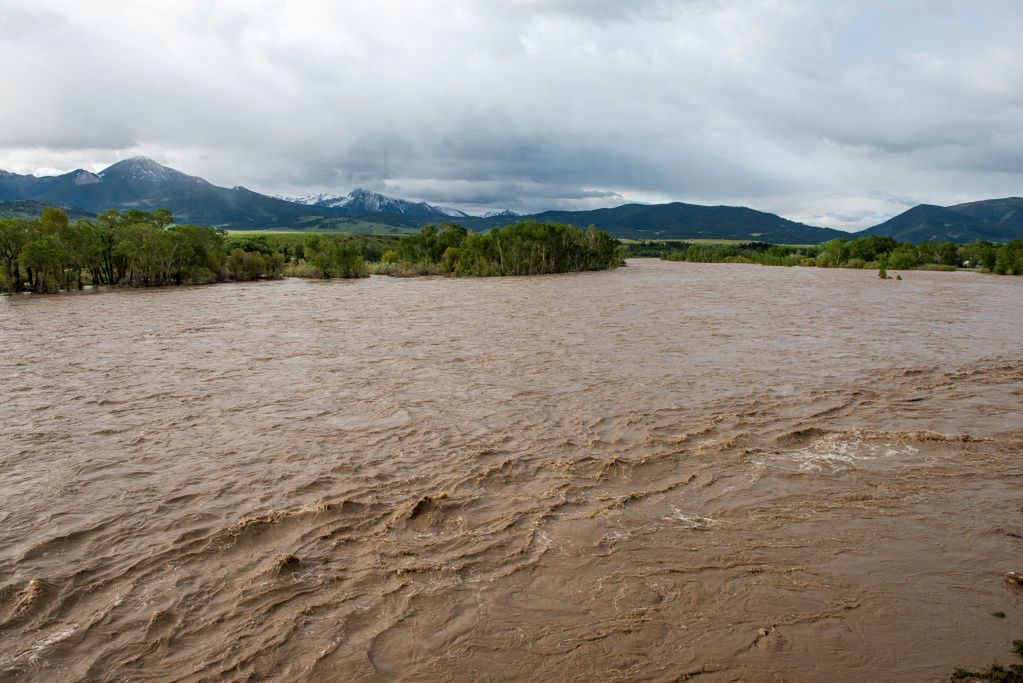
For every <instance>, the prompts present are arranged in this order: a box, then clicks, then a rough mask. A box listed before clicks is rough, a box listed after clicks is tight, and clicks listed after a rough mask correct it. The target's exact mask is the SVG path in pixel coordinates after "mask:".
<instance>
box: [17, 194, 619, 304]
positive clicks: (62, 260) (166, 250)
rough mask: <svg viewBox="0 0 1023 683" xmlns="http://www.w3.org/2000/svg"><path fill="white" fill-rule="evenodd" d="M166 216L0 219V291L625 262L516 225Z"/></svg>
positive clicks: (539, 228) (532, 270)
mask: <svg viewBox="0 0 1023 683" xmlns="http://www.w3.org/2000/svg"><path fill="white" fill-rule="evenodd" d="M173 220H174V219H173V215H172V214H171V213H170V212H169V211H166V210H163V209H160V210H157V211H154V212H148V211H142V210H137V209H132V210H129V211H125V212H119V211H116V210H113V209H111V210H109V211H106V212H104V213H102V214H100V215H99V216H98V217H97V218H96V219H95V220H90V219H79V220H76V221H73V222H72V221H71V220H70V219H69V218H68V215H67V214H66V213H65V212H64V211H62V210H61V209H59V208H55V207H47V208H45V209H43V211H42V213H41V215H40V217H39V219H38V220H26V219H20V218H5V219H0V287H2V288H3V291H6V292H8V293H15V292H24V291H28V292H56V291H60V290H71V289H82V288H84V287H86V286H115V285H128V286H141V287H149V286H165V285H183V284H209V283H214V282H224V281H231V280H235V281H240V280H256V279H263V278H266V279H276V278H280V277H286V276H292V277H310V278H331V277H340V278H350V277H364V276H367V275H369V274H370V273H380V274H387V275H420V274H438V275H453V276H467V275H474V276H490V275H537V274H542V273H564V272H571V271H580V270H601V269H606V268H614V267H617V266H619V265H621V264H622V256H623V254H622V246H621V244H620V243H619V242H618V241H617V240H615V239H614V238H612V237H610V236H609V235H607V234H606V233H603V232H600V231H598V230H595V229H592V228H591V229H589V230H581V229H579V228H576V227H573V226H569V225H560V224H556V223H540V222H537V221H523V222H520V223H516V224H514V225H508V226H505V227H503V228H495V229H493V230H491V231H489V232H485V233H469V232H468V231H467V230H466V229H465V228H463V227H461V226H458V225H453V224H446V225H442V226H432V225H430V226H426V227H424V228H423V229H422V230H421V231H420V232H419V233H418V234H411V235H405V236H402V237H400V238H399V237H389V236H387V237H385V236H371V235H359V236H357V235H351V234H344V233H338V234H322V233H317V234H305V235H303V234H301V233H295V234H271V235H257V236H251V235H250V236H238V237H235V236H230V235H228V234H227V233H226V232H224V231H222V230H218V229H216V228H210V227H204V226H196V225H175V224H174V222H173Z"/></svg>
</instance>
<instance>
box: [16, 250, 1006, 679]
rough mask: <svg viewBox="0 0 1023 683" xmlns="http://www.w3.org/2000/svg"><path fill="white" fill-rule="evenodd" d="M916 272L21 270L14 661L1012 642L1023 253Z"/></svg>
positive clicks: (962, 657)
mask: <svg viewBox="0 0 1023 683" xmlns="http://www.w3.org/2000/svg"><path fill="white" fill-rule="evenodd" d="M904 276H905V279H904V280H902V281H881V280H879V279H878V278H877V276H876V273H874V272H868V271H850V270H818V269H809V268H769V267H759V266H735V265H702V264H686V263H666V262H660V261H654V260H635V261H632V262H631V263H630V266H629V267H627V268H622V269H619V270H616V271H608V272H597V273H582V274H572V275H560V276H550V277H535V278H492V279H458V280H455V279H442V278H424V279H389V278H383V277H373V278H369V279H365V280H359V281H336V280H335V281H330V282H316V281H302V280H286V281H282V282H262V283H247V284H227V285H217V286H209V287H195V288H181V289H161V290H136V291H111V292H98V293H88V292H87V293H83V294H67V295H58V296H19V297H14V298H12V299H5V300H0V371H2V374H0V679H2V680H8V679H11V680H27V681H37V680H38V681H51V680H90V681H91V680H97V681H199V680H211V679H212V680H277V681H294V680H313V681H321V680H323V681H331V680H366V681H374V680H381V681H383V680H399V679H401V680H420V681H434V680H478V681H498V680H534V681H541V680H560V681H569V680H571V681H594V680H633V679H642V680H665V681H667V680H680V679H687V678H692V679H695V680H699V681H705V680H706V681H737V680H742V681H866V680H898V681H930V680H936V681H937V680H947V679H948V676H949V674H950V673H951V672H952V670H953V668H954V667H955V666H968V665H974V666H980V665H985V664H989V663H991V662H992V661H994V660H1000V661H1002V662H1004V663H1010V662H1012V661H1013V657H1012V655H1011V653H1010V652H1009V650H1010V648H1011V643H1012V640H1013V639H1015V638H1023V592H1020V591H1019V590H1017V589H1014V588H1013V587H1011V586H1010V585H1008V584H1007V583H1006V581H1005V579H1004V577H1005V574H1006V572H1008V571H1012V570H1015V571H1023V509H1021V505H1023V278H1011V277H1001V278H999V277H996V276H987V275H980V274H974V273H925V272H910V273H905V274H904ZM997 613H1004V616H1002V617H999V616H995V615H996V614H997Z"/></svg>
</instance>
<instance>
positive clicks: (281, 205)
mask: <svg viewBox="0 0 1023 683" xmlns="http://www.w3.org/2000/svg"><path fill="white" fill-rule="evenodd" d="M5 199H6V200H15V199H17V200H25V199H28V200H34V201H37V202H41V203H43V204H55V205H59V206H74V207H78V208H79V209H82V210H84V211H87V212H92V213H100V212H102V211H105V210H106V209H109V208H116V209H127V208H140V209H147V210H155V209H158V208H167V209H170V210H171V211H173V212H174V217H175V220H177V221H178V222H181V223H196V224H200V225H215V226H222V227H235V228H269V227H286V228H292V227H302V226H303V225H305V224H309V223H311V222H312V223H315V222H316V221H317V220H322V219H325V218H331V217H337V216H340V213H339V212H336V211H333V210H331V209H329V208H327V207H315V208H313V209H311V208H309V207H305V206H301V205H298V204H295V203H292V202H286V201H282V200H280V199H275V198H273V197H267V196H265V195H262V194H259V193H257V192H252V191H251V190H247V189H245V188H244V187H233V188H225V187H218V186H216V185H213V184H212V183H209V182H207V181H206V180H203V179H202V178H198V177H196V176H190V175H187V174H185V173H182V172H180V171H176V170H174V169H172V168H168V167H166V166H163V165H161V164H158V163H157V162H155V161H153V160H152V159H147V158H146V157H135V158H132V159H125V160H124V161H119V162H117V163H116V164H113V165H112V166H110V167H108V168H106V169H104V170H102V171H100V172H99V173H90V172H88V171H84V170H81V169H79V170H76V171H72V172H71V173H65V174H63V175H59V176H44V177H36V176H31V175H29V176H26V175H18V174H13V173H6V172H5V173H3V175H0V200H5Z"/></svg>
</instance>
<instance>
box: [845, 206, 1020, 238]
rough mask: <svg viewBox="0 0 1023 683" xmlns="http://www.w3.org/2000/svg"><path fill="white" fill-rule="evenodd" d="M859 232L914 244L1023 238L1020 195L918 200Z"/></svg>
mask: <svg viewBox="0 0 1023 683" xmlns="http://www.w3.org/2000/svg"><path fill="white" fill-rule="evenodd" d="M858 234H859V235H879V236H882V237H892V238H895V239H896V240H899V241H903V242H913V243H917V244H919V243H920V242H927V241H933V242H956V243H963V242H972V241H974V240H986V241H990V242H1008V241H1010V240H1014V239H1023V198H1020V197H1007V198H1005V199H987V200H983V201H979V202H969V203H966V204H957V205H955V206H934V205H932V204H920V205H919V206H914V207H913V208H912V209H909V210H908V211H905V212H903V213H900V214H899V215H898V216H895V217H894V218H890V219H889V220H887V221H885V222H884V223H881V224H879V225H875V226H874V227H872V228H867V229H866V230H864V231H862V232H860V233H858Z"/></svg>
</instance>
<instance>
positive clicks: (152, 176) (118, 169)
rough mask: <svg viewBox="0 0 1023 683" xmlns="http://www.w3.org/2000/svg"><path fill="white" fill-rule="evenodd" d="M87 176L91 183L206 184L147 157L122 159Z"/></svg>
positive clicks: (200, 179)
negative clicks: (92, 179) (89, 176)
mask: <svg viewBox="0 0 1023 683" xmlns="http://www.w3.org/2000/svg"><path fill="white" fill-rule="evenodd" d="M80 173H88V172H87V171H80ZM88 175H91V176H93V178H95V180H94V181H93V182H100V181H101V180H102V181H103V182H110V181H116V182H144V183H166V182H172V181H176V182H182V181H184V182H186V183H203V184H208V183H206V181H205V180H203V179H202V178H198V177H196V176H190V175H187V174H185V173H182V172H181V171H176V170H174V169H173V168H168V167H167V166H163V165H162V164H158V163H156V162H155V161H153V160H152V159H150V158H148V157H132V158H131V159H124V160H123V161H118V162H117V163H116V164H113V165H112V166H108V167H107V168H105V169H103V170H102V171H100V172H99V173H98V174H91V173H89V174H88Z"/></svg>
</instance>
